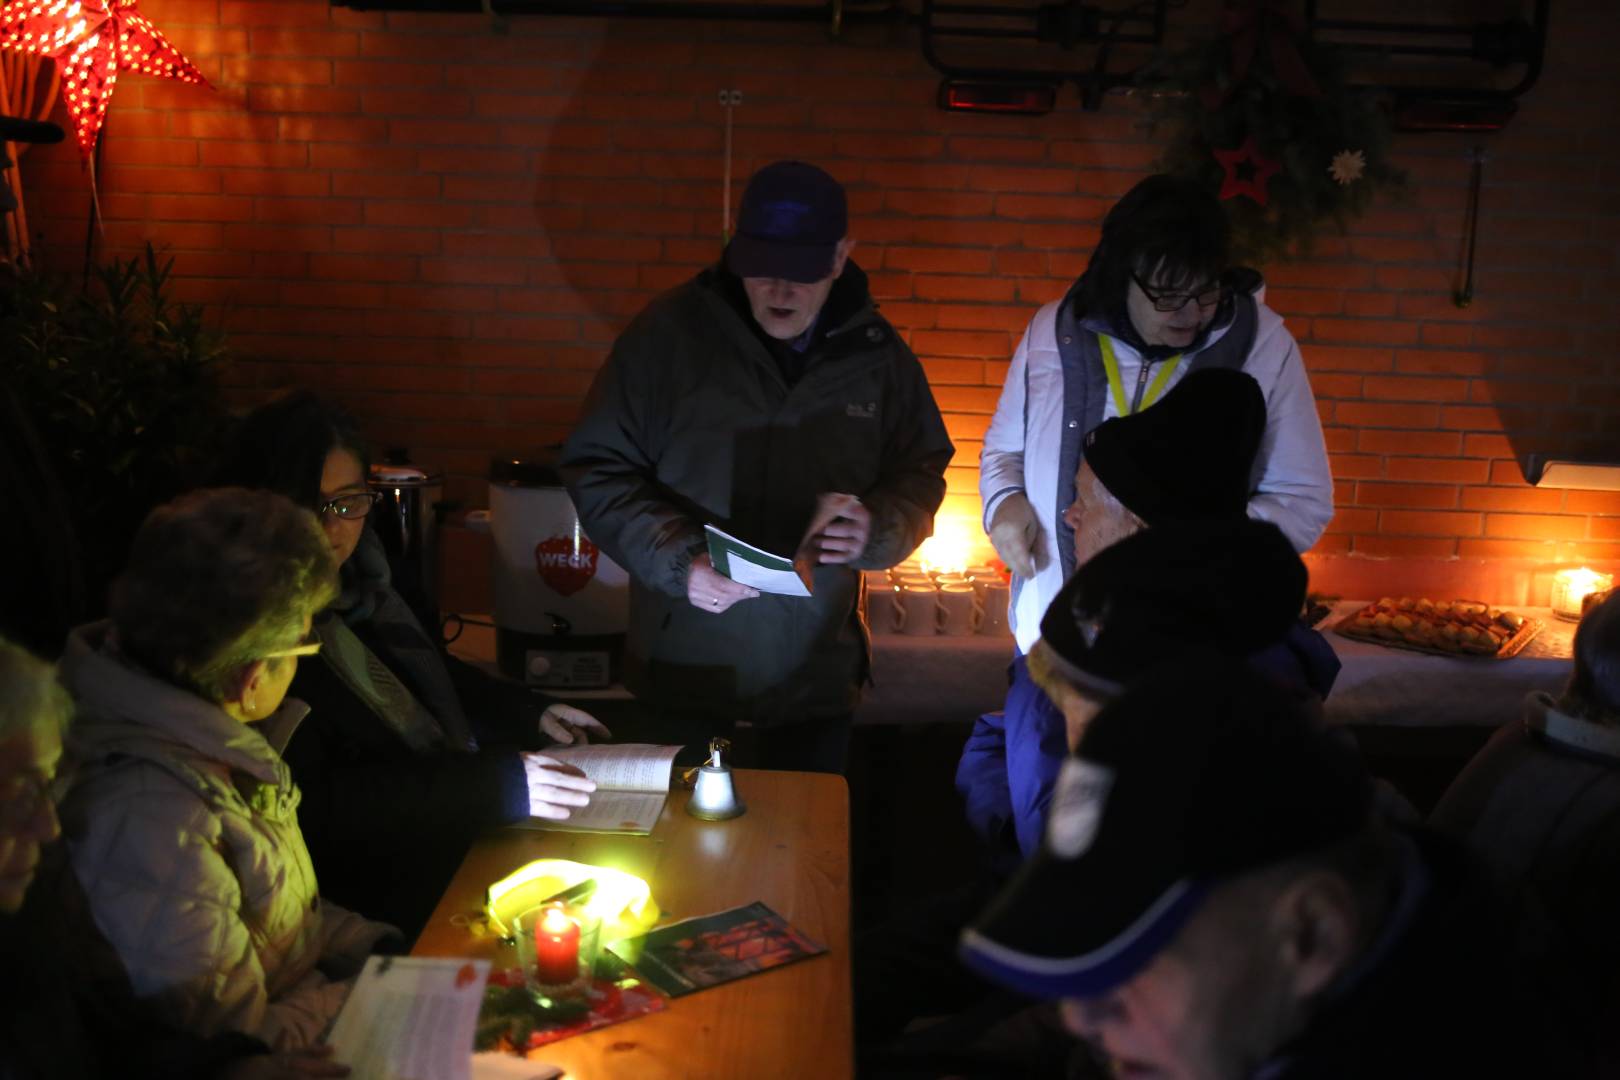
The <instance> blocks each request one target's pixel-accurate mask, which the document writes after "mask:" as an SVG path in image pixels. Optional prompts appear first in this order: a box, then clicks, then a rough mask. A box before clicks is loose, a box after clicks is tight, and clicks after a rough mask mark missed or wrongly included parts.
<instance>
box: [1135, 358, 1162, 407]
mask: <svg viewBox="0 0 1620 1080" xmlns="http://www.w3.org/2000/svg"><path fill="white" fill-rule="evenodd" d="M1158 362H1159V361H1157V360H1149V359H1148V358H1147V357H1145V356H1144V357H1142V366H1141V367H1140V368H1138V369H1137V372H1136V395H1135V396H1134V397H1132V398H1131V414H1132V415H1133V416H1134V415H1135V414H1136V413H1139V412H1141V411H1142V393H1143V391H1145V390H1146V389H1147V384H1148V368H1149V367H1151V366H1152V365H1154V364H1157V363H1158Z"/></svg>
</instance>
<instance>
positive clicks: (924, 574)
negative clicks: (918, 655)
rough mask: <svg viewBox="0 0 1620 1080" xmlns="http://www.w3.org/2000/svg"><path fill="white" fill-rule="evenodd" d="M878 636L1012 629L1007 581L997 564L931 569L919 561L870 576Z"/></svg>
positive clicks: (870, 621) (869, 614)
mask: <svg viewBox="0 0 1620 1080" xmlns="http://www.w3.org/2000/svg"><path fill="white" fill-rule="evenodd" d="M866 618H867V625H868V626H870V627H871V630H872V633H874V634H905V635H907V636H912V637H931V636H933V635H935V634H943V635H946V636H948V637H966V636H969V635H972V634H1005V633H1006V632H1007V583H1006V581H1005V579H1004V578H1003V577H1002V576H1001V573H1000V572H999V571H998V570H996V568H995V567H993V566H989V565H979V566H970V567H968V568H966V569H965V570H959V571H950V570H947V571H929V570H926V569H924V568H923V567H922V565H921V564H919V563H916V562H904V563H901V564H900V565H898V566H896V567H894V568H893V569H892V570H889V571H888V572H887V573H883V572H881V571H870V572H868V573H867V574H866Z"/></svg>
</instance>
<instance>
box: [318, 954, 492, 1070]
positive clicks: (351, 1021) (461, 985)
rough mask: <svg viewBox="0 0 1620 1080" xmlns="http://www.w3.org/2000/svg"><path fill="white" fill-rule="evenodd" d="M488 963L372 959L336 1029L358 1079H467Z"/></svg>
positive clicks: (340, 1051) (338, 1054)
mask: <svg viewBox="0 0 1620 1080" xmlns="http://www.w3.org/2000/svg"><path fill="white" fill-rule="evenodd" d="M488 976H489V962H488V961H487V960H457V959H444V958H437V957H431V958H430V957H406V956H373V957H371V958H370V959H369V960H367V961H366V966H365V968H364V969H363V970H362V971H361V972H360V974H359V976H358V977H357V978H356V979H355V984H354V989H353V990H352V991H351V992H350V994H349V998H348V1000H347V1001H346V1002H344V1004H343V1011H342V1012H341V1013H339V1014H338V1018H337V1021H336V1022H335V1023H334V1024H333V1025H332V1033H331V1035H330V1036H329V1037H328V1039H327V1042H329V1043H331V1044H332V1046H333V1048H334V1050H333V1057H334V1058H335V1059H336V1060H338V1061H340V1062H342V1063H343V1064H345V1065H348V1066H349V1067H350V1068H351V1069H353V1070H354V1071H353V1072H352V1073H351V1074H350V1075H351V1076H352V1077H353V1078H354V1080H469V1077H470V1072H471V1068H472V1047H473V1034H474V1031H475V1029H476V1027H477V1024H478V1009H479V1006H480V1005H481V1004H482V1003H483V1000H484V980H485V979H486V978H488Z"/></svg>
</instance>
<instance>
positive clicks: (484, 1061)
mask: <svg viewBox="0 0 1620 1080" xmlns="http://www.w3.org/2000/svg"><path fill="white" fill-rule="evenodd" d="M562 1074H563V1071H562V1070H561V1069H559V1068H557V1066H555V1065H546V1064H544V1063H542V1062H539V1061H529V1060H528V1059H527V1058H520V1057H518V1056H517V1055H516V1054H501V1053H496V1052H494V1051H490V1052H488V1053H484V1054H474V1055H473V1058H472V1080H556V1078H557V1077H559V1076H561V1075H562Z"/></svg>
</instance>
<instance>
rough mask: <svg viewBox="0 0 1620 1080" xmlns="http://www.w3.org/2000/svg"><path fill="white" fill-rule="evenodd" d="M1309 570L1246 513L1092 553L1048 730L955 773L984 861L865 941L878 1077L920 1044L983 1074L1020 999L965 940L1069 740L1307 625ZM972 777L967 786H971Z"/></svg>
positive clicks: (1019, 734)
mask: <svg viewBox="0 0 1620 1080" xmlns="http://www.w3.org/2000/svg"><path fill="white" fill-rule="evenodd" d="M1305 577H1306V575H1305V566H1304V564H1303V563H1302V562H1301V561H1300V558H1299V556H1298V555H1297V554H1295V552H1294V549H1293V547H1292V546H1291V545H1290V544H1289V543H1288V540H1287V539H1286V538H1285V537H1284V536H1283V534H1282V532H1281V531H1280V530H1278V529H1277V527H1276V526H1275V525H1272V524H1270V523H1268V522H1263V521H1254V520H1251V519H1249V518H1247V517H1244V516H1243V515H1241V514H1239V515H1238V516H1237V517H1235V518H1232V519H1228V520H1225V521H1209V522H1199V523H1193V524H1174V523H1165V524H1161V525H1159V526H1157V527H1155V528H1152V529H1148V530H1145V531H1143V532H1140V533H1137V534H1136V535H1133V536H1131V537H1129V538H1127V539H1124V540H1121V541H1120V542H1119V543H1117V544H1114V545H1112V546H1111V547H1109V548H1108V549H1107V550H1105V551H1103V552H1101V553H1100V554H1098V555H1097V556H1096V557H1094V558H1092V559H1090V560H1088V561H1086V562H1085V563H1084V564H1082V565H1081V567H1080V569H1079V570H1078V571H1076V572H1075V575H1074V576H1073V577H1072V578H1071V579H1070V580H1069V583H1068V584H1067V585H1066V586H1064V589H1063V592H1061V593H1059V594H1058V597H1057V599H1056V600H1054V601H1053V603H1052V607H1051V610H1050V611H1049V612H1048V613H1047V616H1046V618H1045V619H1044V620H1043V621H1042V623H1041V633H1042V636H1041V640H1040V643H1039V644H1038V645H1037V646H1036V648H1035V651H1034V652H1033V653H1032V654H1031V656H1030V661H1031V668H1032V670H1033V671H1034V673H1035V674H1036V676H1037V677H1039V678H1040V679H1041V680H1042V683H1043V686H1044V688H1046V689H1047V690H1049V692H1050V693H1051V694H1052V695H1053V696H1052V697H1051V698H1048V697H1046V696H1045V695H1044V694H1043V695H1042V697H1041V701H1042V703H1043V707H1044V710H1045V711H1044V712H1043V713H1042V714H1041V717H1040V722H1039V730H1038V732H1037V731H1036V730H1035V725H1034V724H1028V725H1025V726H1024V727H1022V728H1018V727H1014V728H1013V729H1012V736H1013V737H1010V738H1009V739H1008V740H1007V741H1006V742H1005V743H1004V744H1003V743H997V744H996V745H995V746H994V747H990V746H988V745H987V744H988V743H990V742H991V741H992V734H999V731H996V732H991V731H989V730H987V728H986V725H984V724H981V725H980V727H979V728H976V729H975V731H974V734H973V736H972V737H971V738H970V740H969V743H968V746H967V748H966V749H965V750H964V752H963V764H962V769H961V771H960V772H959V774H958V783H959V786H960V787H962V789H963V795H964V796H965V801H966V811H967V815H968V818H969V821H970V822H971V823H972V824H973V825H974V827H975V828H976V829H977V830H978V831H979V832H980V833H981V834H984V835H985V836H986V838H987V839H988V840H990V841H991V848H992V851H991V860H990V866H989V867H988V868H987V870H988V872H985V873H980V874H977V875H974V874H972V872H971V868H970V872H969V874H968V875H967V876H966V879H965V880H964V881H963V883H962V885H961V886H960V887H959V888H958V889H956V890H954V891H952V892H949V893H942V894H936V895H933V896H931V897H929V898H928V900H927V902H926V903H924V904H920V905H917V906H915V907H913V908H912V909H910V910H908V911H907V912H906V916H905V917H904V918H903V919H899V920H896V925H894V926H888V927H884V928H882V929H881V930H876V931H873V932H872V934H871V940H870V941H869V942H866V943H863V944H866V946H867V947H865V948H863V949H858V950H857V955H856V967H855V984H856V1023H857V1027H858V1032H859V1035H860V1039H861V1043H862V1047H863V1058H864V1059H866V1063H867V1064H868V1065H869V1066H870V1067H871V1068H873V1069H874V1070H876V1071H877V1072H878V1073H879V1074H881V1073H882V1072H883V1071H884V1070H886V1069H893V1068H895V1067H896V1064H897V1063H903V1064H904V1066H905V1067H908V1068H909V1067H911V1066H912V1065H913V1064H915V1059H916V1057H917V1056H918V1055H919V1054H920V1053H922V1054H936V1053H948V1054H950V1055H952V1056H951V1058H950V1066H951V1067H952V1068H955V1069H963V1068H968V1070H969V1072H971V1071H972V1069H971V1068H970V1066H971V1065H972V1064H973V1063H974V1062H975V1061H977V1059H978V1056H979V1054H980V1053H981V1052H982V1046H981V1045H980V1031H979V1030H977V1029H976V1027H975V1025H978V1028H984V1027H987V1026H989V1025H993V1024H995V1023H999V1022H1000V1021H1001V1020H1002V1019H1003V1018H1004V1017H1005V1016H1006V1015H1008V1014H1010V1013H1014V1012H1016V1011H1018V1010H1020V1009H1022V1008H1023V1005H1024V1003H1023V1002H1021V1001H1017V1000H1010V999H1008V998H1007V997H1006V996H1005V995H995V994H994V993H993V988H992V987H990V986H988V985H987V984H986V983H985V982H984V981H983V980H982V979H980V978H978V977H976V976H975V975H973V974H972V973H970V972H968V971H965V970H963V969H962V968H961V966H960V965H959V964H958V963H957V962H956V957H955V955H954V952H955V944H956V938H957V935H958V934H959V933H960V932H961V929H962V927H963V926H965V925H966V924H967V923H968V921H969V920H970V919H971V918H972V917H973V916H974V914H975V913H977V912H978V911H979V910H980V909H981V908H982V907H983V906H984V903H985V902H986V901H987V900H988V899H989V897H990V896H992V895H993V894H994V893H995V892H996V891H997V890H999V889H1000V888H1001V887H1002V886H1003V885H1004V884H1005V883H1006V880H1007V878H1008V877H1009V876H1010V875H1011V874H1012V873H1013V871H1014V870H1015V869H1016V867H1017V865H1018V863H1019V862H1021V861H1022V856H1021V852H1020V849H1022V854H1023V855H1032V854H1034V853H1035V851H1036V850H1038V848H1039V846H1040V840H1041V836H1042V834H1043V832H1044V830H1045V826H1046V820H1047V808H1048V804H1049V803H1050V802H1051V800H1052V787H1053V783H1054V782H1055V779H1056V777H1057V774H1058V772H1059V769H1060V767H1061V765H1062V763H1063V761H1064V759H1065V758H1066V757H1067V756H1068V746H1069V742H1070V740H1071V739H1072V740H1075V741H1077V740H1078V738H1079V736H1080V734H1081V733H1082V732H1083V730H1084V727H1085V725H1086V722H1087V721H1088V720H1089V719H1090V717H1091V716H1093V715H1094V714H1095V713H1096V712H1097V710H1098V708H1100V707H1101V706H1102V704H1103V703H1105V702H1108V701H1111V700H1113V699H1114V698H1115V697H1117V696H1118V695H1119V694H1121V693H1122V692H1123V691H1124V687H1125V686H1126V685H1127V684H1128V683H1130V682H1132V681H1134V680H1135V679H1137V678H1139V677H1140V676H1141V675H1143V674H1144V673H1145V672H1148V671H1152V670H1153V669H1155V668H1156V667H1157V666H1158V665H1160V664H1163V663H1165V662H1166V661H1170V660H1173V659H1174V658H1176V657H1179V656H1184V655H1188V654H1196V653H1197V652H1198V651H1199V650H1202V649H1208V650H1214V651H1216V652H1217V654H1218V655H1221V656H1223V657H1225V658H1226V659H1227V660H1228V661H1229V662H1231V663H1233V664H1235V665H1242V664H1244V663H1245V662H1246V661H1248V662H1253V661H1252V660H1250V658H1251V657H1254V656H1255V655H1256V654H1258V653H1263V652H1265V651H1266V650H1267V648H1268V647H1269V646H1273V645H1275V643H1277V642H1279V641H1281V640H1283V639H1284V638H1285V637H1286V635H1287V634H1288V632H1289V631H1288V628H1289V627H1290V626H1291V625H1293V624H1294V623H1295V620H1296V618H1297V616H1298V613H1299V609H1300V604H1301V601H1302V600H1303V599H1304V596H1305ZM1054 673H1060V674H1061V678H1058V677H1054ZM1053 702H1056V704H1053ZM1066 721H1067V724H1066ZM1066 729H1067V730H1066ZM964 774H967V775H968V777H969V779H970V780H971V781H972V782H971V784H963V783H962V778H963V775H964ZM937 1016H951V1017H953V1020H952V1022H951V1023H949V1024H944V1025H939V1029H940V1030H939V1031H935V1030H934V1029H933V1028H932V1027H925V1028H923V1029H922V1030H920V1031H914V1032H911V1033H908V1034H907V1035H906V1036H905V1037H904V1038H900V1039H896V1036H898V1035H899V1034H900V1033H901V1031H902V1030H903V1029H904V1028H905V1027H906V1025H907V1024H908V1023H910V1022H912V1021H914V1020H917V1019H918V1018H922V1017H937ZM942 1035H945V1036H948V1038H942V1037H941V1036H942ZM1034 1042H1036V1043H1038V1042H1039V1040H1035V1041H1034Z"/></svg>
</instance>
